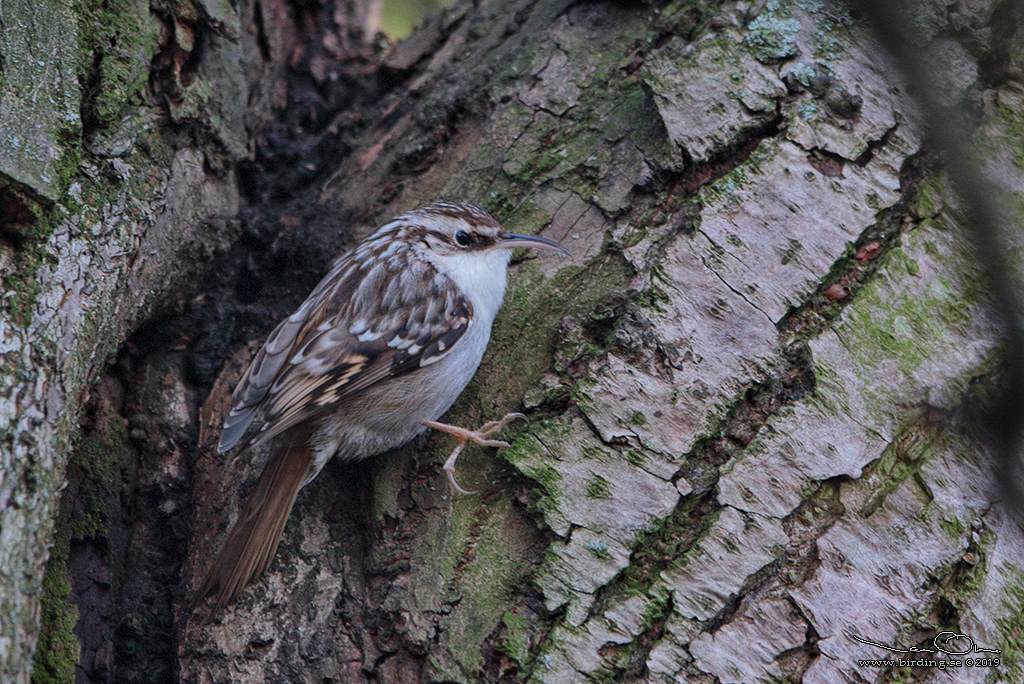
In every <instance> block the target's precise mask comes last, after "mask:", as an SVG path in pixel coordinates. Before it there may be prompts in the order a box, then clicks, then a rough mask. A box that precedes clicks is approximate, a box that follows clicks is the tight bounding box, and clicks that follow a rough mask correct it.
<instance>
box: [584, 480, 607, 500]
mask: <svg viewBox="0 0 1024 684" xmlns="http://www.w3.org/2000/svg"><path fill="white" fill-rule="evenodd" d="M587 496H588V497H589V498H591V499H608V498H610V497H611V483H610V482H609V481H608V480H606V479H604V478H603V477H601V476H600V475H594V477H593V478H592V479H591V480H590V481H589V482H588V483H587Z"/></svg>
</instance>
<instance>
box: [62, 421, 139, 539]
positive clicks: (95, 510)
mask: <svg viewBox="0 0 1024 684" xmlns="http://www.w3.org/2000/svg"><path fill="white" fill-rule="evenodd" d="M107 421H108V423H107V426H106V429H104V430H103V431H98V432H95V433H93V434H91V435H89V436H87V437H85V438H83V439H82V440H81V441H80V442H79V443H78V445H77V446H76V449H75V454H74V456H73V458H72V461H71V463H70V464H69V466H68V467H69V468H73V469H74V470H75V471H76V477H75V480H76V481H77V486H78V491H77V493H76V499H77V502H78V505H77V507H76V514H75V516H74V518H73V521H72V522H73V534H74V536H75V538H76V539H88V538H90V537H102V536H106V533H107V531H108V530H109V529H110V525H111V523H112V522H113V520H114V517H115V516H116V515H118V514H119V512H120V510H121V493H122V490H123V485H122V473H123V472H124V470H125V468H126V467H127V466H128V463H129V459H131V458H132V451H131V449H130V448H129V447H128V441H127V440H128V435H127V425H126V423H125V421H124V419H123V418H121V417H120V416H118V415H112V416H109V417H108V418H107Z"/></svg>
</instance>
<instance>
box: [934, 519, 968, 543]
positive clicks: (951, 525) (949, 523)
mask: <svg viewBox="0 0 1024 684" xmlns="http://www.w3.org/2000/svg"><path fill="white" fill-rule="evenodd" d="M939 525H940V526H941V527H942V529H943V531H944V532H945V533H946V534H948V535H949V536H950V537H952V538H953V539H959V538H960V537H962V536H963V535H964V524H963V523H962V522H960V521H959V520H957V519H956V518H955V517H954V518H943V519H942V520H940V521H939Z"/></svg>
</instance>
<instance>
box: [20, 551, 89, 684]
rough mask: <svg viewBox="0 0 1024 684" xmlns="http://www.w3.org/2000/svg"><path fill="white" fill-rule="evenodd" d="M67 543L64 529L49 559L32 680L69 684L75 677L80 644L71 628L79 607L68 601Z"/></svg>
mask: <svg viewBox="0 0 1024 684" xmlns="http://www.w3.org/2000/svg"><path fill="white" fill-rule="evenodd" d="M68 545H69V540H68V537H67V534H66V533H65V535H64V537H63V539H61V540H58V542H57V543H55V544H54V548H53V550H52V551H51V552H50V560H49V561H47V563H46V574H45V575H44V576H43V598H42V606H41V610H40V630H39V643H38V645H37V647H36V653H35V660H34V665H33V670H32V682H33V684H67V683H68V682H73V681H74V679H75V666H76V665H77V664H78V657H79V651H80V646H79V643H78V639H77V638H76V637H75V635H74V634H73V633H72V630H73V629H74V627H75V624H76V623H77V622H78V607H77V606H75V605H74V604H72V603H71V602H70V601H69V597H70V596H71V582H70V580H69V579H68V572H67V555H68Z"/></svg>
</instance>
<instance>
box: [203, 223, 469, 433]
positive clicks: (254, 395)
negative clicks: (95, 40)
mask: <svg viewBox="0 0 1024 684" xmlns="http://www.w3.org/2000/svg"><path fill="white" fill-rule="evenodd" d="M399 229H400V228H396V230H399ZM375 237H376V238H377V239H371V240H369V241H367V242H365V243H363V244H362V245H361V246H360V248H359V249H356V250H355V251H353V252H350V253H348V254H346V255H345V256H343V257H341V258H340V259H338V261H336V262H335V264H334V267H333V268H332V269H331V272H330V273H329V274H328V275H327V277H325V278H324V280H323V281H321V283H320V284H319V285H318V286H317V288H316V289H315V290H314V291H313V292H312V293H311V294H310V296H309V298H308V299H307V300H306V301H305V302H304V303H303V304H302V306H300V307H299V308H298V310H297V311H296V312H295V313H294V314H292V315H291V316H289V317H288V318H287V319H285V320H284V321H282V322H281V323H280V324H279V325H278V326H277V328H275V329H274V331H273V332H272V333H271V334H270V337H268V338H267V341H266V343H264V345H263V347H262V348H261V349H260V350H259V352H257V354H256V356H255V357H254V358H253V360H252V363H251V364H250V366H249V369H248V370H247V371H246V373H245V375H244V376H243V377H242V379H241V381H240V382H239V383H238V387H237V388H236V389H235V392H234V394H233V395H232V399H231V410H230V412H229V413H228V416H227V418H226V419H225V421H224V431H223V433H222V435H221V441H220V447H219V448H220V451H222V452H224V451H227V450H229V449H231V448H232V447H234V446H235V445H236V444H237V443H238V442H239V441H240V440H241V438H242V436H243V434H244V433H245V431H246V429H247V428H248V426H249V425H250V423H251V422H252V421H253V419H254V418H255V417H256V415H257V413H258V412H259V411H262V412H263V425H262V427H261V430H260V433H259V434H258V435H257V436H256V437H255V439H254V440H253V441H252V443H251V444H250V446H254V445H256V444H259V443H262V442H264V441H266V440H267V439H270V438H271V437H273V436H275V435H278V434H280V433H282V432H283V431H285V430H287V429H289V428H291V427H293V426H295V425H297V424H299V423H300V422H302V421H304V420H306V419H308V418H311V417H314V416H316V415H317V414H320V413H323V412H326V411H327V410H329V409H330V408H331V407H332V406H333V405H334V404H336V403H337V402H338V401H340V400H342V399H345V398H347V397H351V396H352V395H354V394H356V393H358V392H361V391H363V390H365V389H367V388H368V387H371V386H373V385H375V384H376V383H378V382H381V381H382V380H384V379H386V378H393V377H396V376H399V375H403V374H405V373H411V372H414V371H416V370H417V369H418V368H421V367H423V366H426V365H429V364H431V363H434V362H435V361H437V360H439V359H441V358H443V357H444V356H446V355H447V354H448V353H449V352H450V351H451V350H452V349H453V348H454V347H455V345H456V344H457V342H458V340H459V339H460V338H461V337H462V336H463V335H464V334H465V332H466V330H467V329H468V328H469V326H470V325H471V324H472V320H473V305H472V303H471V302H470V301H469V299H468V298H467V297H466V296H465V295H463V294H462V293H461V292H460V291H459V289H458V287H456V285H455V284H454V283H453V282H452V280H451V279H450V278H448V276H446V275H444V274H442V273H440V272H439V271H438V270H437V269H436V268H435V267H434V265H433V264H431V263H430V261H428V260H426V259H423V258H421V257H419V255H418V254H417V253H416V251H415V249H414V247H415V241H412V242H410V241H409V240H408V239H404V240H396V236H395V235H389V234H388V233H387V231H384V232H383V233H379V234H378V235H377V236H375ZM396 243H397V244H398V245H399V246H398V248H396V247H395V244H396ZM396 265H400V266H399V267H397V268H396ZM388 273H391V274H394V273H398V276H397V277H390V278H389V277H387V276H386V274H388Z"/></svg>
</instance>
